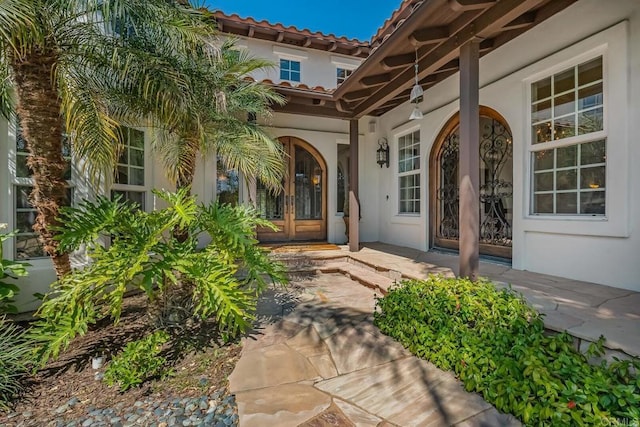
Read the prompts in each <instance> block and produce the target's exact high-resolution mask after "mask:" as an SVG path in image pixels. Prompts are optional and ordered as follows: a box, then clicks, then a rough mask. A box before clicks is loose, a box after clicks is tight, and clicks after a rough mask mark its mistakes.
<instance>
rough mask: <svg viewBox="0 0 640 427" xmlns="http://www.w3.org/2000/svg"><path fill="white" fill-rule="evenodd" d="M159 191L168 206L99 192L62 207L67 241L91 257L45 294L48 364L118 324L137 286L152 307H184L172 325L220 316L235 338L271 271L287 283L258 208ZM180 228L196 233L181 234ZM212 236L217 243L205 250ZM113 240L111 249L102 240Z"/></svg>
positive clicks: (37, 332)
mask: <svg viewBox="0 0 640 427" xmlns="http://www.w3.org/2000/svg"><path fill="white" fill-rule="evenodd" d="M155 194H156V196H158V197H159V198H160V199H162V200H163V201H164V202H165V203H166V204H167V207H166V208H164V209H160V210H156V211H153V212H142V211H139V210H135V209H133V208H131V206H129V205H127V204H125V203H123V202H122V201H121V200H115V201H112V200H109V199H106V198H99V199H98V200H97V201H96V202H85V203H83V204H82V205H80V207H78V208H66V209H64V210H63V211H62V214H61V218H60V223H61V224H65V226H64V227H63V228H60V232H61V235H60V236H61V237H60V246H61V247H62V248H64V249H63V250H74V249H76V248H78V247H79V246H80V245H83V244H84V245H87V252H88V255H89V257H90V258H91V261H92V262H91V263H90V264H89V265H88V266H86V267H85V268H84V269H82V270H75V271H73V272H72V273H71V274H68V275H67V276H65V277H63V278H62V279H60V280H58V281H57V282H56V283H54V284H53V285H52V292H51V293H49V294H48V295H47V296H46V297H45V298H44V301H43V304H42V305H41V307H40V309H39V310H38V312H37V316H38V318H39V320H38V321H37V322H36V323H35V328H34V329H33V332H32V335H33V337H34V338H35V339H36V340H37V341H38V342H39V343H40V346H39V356H40V360H41V361H43V362H44V361H46V360H48V359H49V358H50V357H54V358H55V357H57V356H58V355H59V354H60V352H61V351H63V350H65V349H66V348H67V346H68V345H69V343H70V342H71V340H72V339H73V338H75V337H76V336H77V335H82V334H85V333H86V331H87V330H88V328H89V326H90V325H91V324H93V323H95V322H96V321H97V320H98V319H101V318H104V317H106V316H109V317H111V319H112V320H113V322H114V323H115V324H117V323H118V321H119V319H120V314H121V311H122V305H123V299H124V296H125V294H126V293H127V292H128V291H129V290H131V289H140V290H142V291H144V292H145V293H146V295H147V297H148V299H149V306H150V307H151V308H153V307H156V308H157V307H165V306H167V305H172V306H175V307H177V308H178V309H179V310H172V311H171V313H170V314H171V315H173V314H174V313H178V312H180V313H186V314H187V317H180V316H178V318H177V321H176V322H174V323H180V322H185V321H187V320H191V319H196V320H204V319H207V318H210V317H213V318H215V319H216V320H217V322H218V325H219V328H220V330H221V331H222V332H223V333H224V335H225V336H234V335H237V334H238V333H240V332H243V331H245V330H246V329H247V328H248V327H249V326H250V324H251V320H252V318H253V313H254V311H255V305H256V297H257V293H259V292H260V290H261V289H263V287H264V285H265V283H266V280H267V279H266V278H265V277H264V276H266V277H267V278H269V280H272V281H274V282H284V281H285V280H286V279H285V274H284V267H282V266H281V265H278V264H274V262H273V261H272V260H270V259H269V257H268V255H267V254H266V253H265V251H264V250H263V249H261V248H259V247H258V246H257V245H256V243H257V241H256V240H255V238H254V229H255V227H256V225H260V226H269V223H267V222H266V221H263V220H261V219H259V218H258V216H257V214H256V212H255V211H254V210H252V209H251V208H245V207H231V206H228V205H221V206H217V205H212V206H208V207H205V206H198V205H197V204H196V201H195V198H194V197H191V196H189V195H188V194H187V193H186V191H179V192H177V193H169V192H165V191H156V192H155ZM175 229H181V230H187V231H188V236H189V238H188V239H187V240H186V241H184V242H181V241H179V240H178V239H177V238H175V237H174V236H173V233H172V231H173V230H175ZM205 235H207V236H210V239H211V242H210V243H209V244H208V245H206V246H205V247H204V248H198V241H199V240H204V237H205ZM200 238H202V239H200ZM105 239H110V245H109V246H104V245H103V244H101V243H100V241H101V240H102V241H104V240H105ZM241 270H242V271H243V272H244V274H242V275H241V274H240V271H241ZM162 326H166V325H162Z"/></svg>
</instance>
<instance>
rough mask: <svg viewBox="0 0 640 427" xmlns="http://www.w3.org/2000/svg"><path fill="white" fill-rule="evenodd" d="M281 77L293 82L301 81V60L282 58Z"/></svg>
mask: <svg viewBox="0 0 640 427" xmlns="http://www.w3.org/2000/svg"><path fill="white" fill-rule="evenodd" d="M280 79H281V80H289V81H292V82H299V81H300V61H294V60H292V59H283V58H281V59H280Z"/></svg>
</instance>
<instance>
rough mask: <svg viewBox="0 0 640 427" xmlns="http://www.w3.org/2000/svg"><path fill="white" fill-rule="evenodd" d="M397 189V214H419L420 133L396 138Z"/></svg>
mask: <svg viewBox="0 0 640 427" xmlns="http://www.w3.org/2000/svg"><path fill="white" fill-rule="evenodd" d="M398 187H399V188H398V189H399V200H398V201H399V208H398V212H399V213H401V214H417V213H420V131H415V132H412V133H409V134H407V135H403V136H401V137H400V138H398Z"/></svg>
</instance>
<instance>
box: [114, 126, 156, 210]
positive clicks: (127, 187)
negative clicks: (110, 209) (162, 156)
mask: <svg viewBox="0 0 640 427" xmlns="http://www.w3.org/2000/svg"><path fill="white" fill-rule="evenodd" d="M122 128H129V129H134V130H137V131H140V132H142V134H143V140H144V153H143V159H144V161H143V166H142V167H143V170H144V172H143V173H144V185H133V184H119V183H117V182H116V177H115V176H114V177H113V183H112V184H111V188H110V189H109V193H108V196H109V198H112V197H113V192H114V191H123V192H124V191H126V192H137V193H143V200H144V206H143V210H144V211H145V212H150V211H151V210H152V206H151V203H150V202H151V199H152V197H151V194H150V193H151V191H150V188H151V186H150V182H151V162H150V160H149V150H150V148H151V147H150V145H149V140H148V135H147V134H148V132H147V131H146V130H145V129H142V128H138V127H135V126H122ZM127 166H130V165H128V164H127Z"/></svg>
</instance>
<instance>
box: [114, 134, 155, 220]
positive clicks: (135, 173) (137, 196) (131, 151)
mask: <svg viewBox="0 0 640 427" xmlns="http://www.w3.org/2000/svg"><path fill="white" fill-rule="evenodd" d="M120 131H121V132H122V143H123V144H122V152H121V153H120V157H119V158H118V166H117V169H116V173H115V179H114V184H113V189H112V191H111V197H114V196H116V195H120V196H121V197H122V198H123V199H124V200H126V201H128V202H130V203H132V204H134V205H135V206H137V207H138V208H140V209H142V210H145V209H146V204H145V200H146V194H147V189H146V186H145V147H144V132H142V131H140V130H137V129H132V128H129V127H125V126H123V127H121V128H120Z"/></svg>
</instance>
